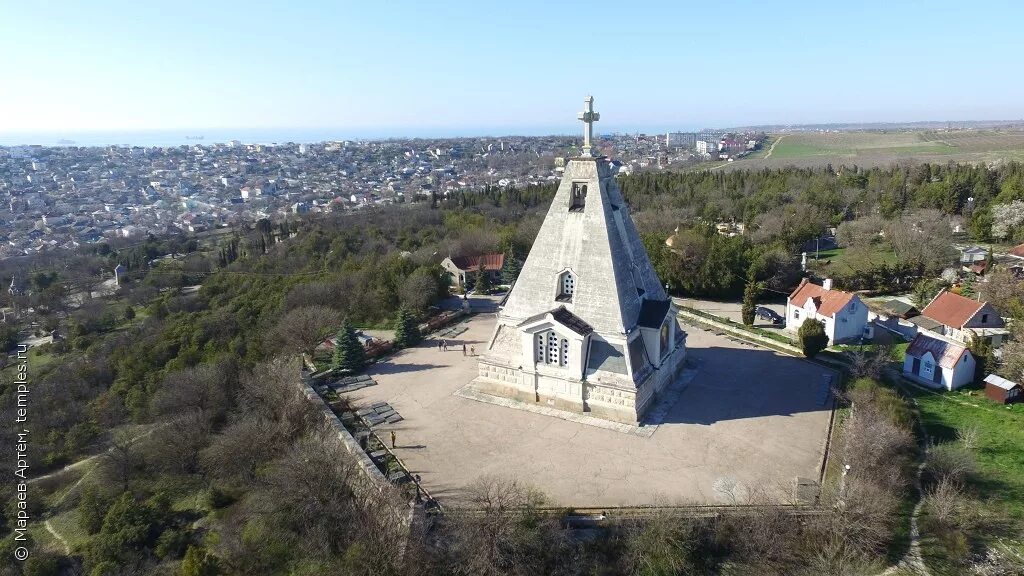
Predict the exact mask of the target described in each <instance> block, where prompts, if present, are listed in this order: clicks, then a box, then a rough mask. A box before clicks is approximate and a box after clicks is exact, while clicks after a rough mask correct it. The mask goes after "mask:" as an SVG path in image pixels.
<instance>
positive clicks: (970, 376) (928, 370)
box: [903, 352, 976, 390]
mask: <svg viewBox="0 0 1024 576" xmlns="http://www.w3.org/2000/svg"><path fill="white" fill-rule="evenodd" d="M920 361H921V363H920V368H919V373H918V374H914V373H913V370H914V357H913V356H910V355H909V354H908V355H907V356H906V357H905V358H904V359H903V374H904V375H905V376H907V377H908V378H910V379H911V380H915V381H917V382H921V383H922V384H925V385H927V386H930V387H933V388H934V387H936V386H937V385H938V386H941V387H942V388H945V389H946V390H956V389H958V388H962V387H964V386H966V385H967V384H970V383H971V381H973V380H974V370H975V366H976V362H975V360H974V357H973V356H971V354H970V353H964V355H963V356H961V357H960V360H959V361H958V362H957V363H956V365H955V366H953V367H952V368H943V367H942V366H940V365H939V363H938V362H936V361H935V358H934V357H933V356H932V353H931V352H925V353H924V355H923V356H922V357H921V358H920ZM934 370H938V371H939V372H940V373H941V377H940V379H939V382H938V383H936V382H935V381H934V380H932V378H933V374H934V372H933V371H934Z"/></svg>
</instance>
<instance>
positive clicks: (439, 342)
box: [437, 340, 444, 352]
mask: <svg viewBox="0 0 1024 576" xmlns="http://www.w3.org/2000/svg"><path fill="white" fill-rule="evenodd" d="M443 343H444V340H438V341H437V351H438V352H440V351H441V345H442V344H443Z"/></svg>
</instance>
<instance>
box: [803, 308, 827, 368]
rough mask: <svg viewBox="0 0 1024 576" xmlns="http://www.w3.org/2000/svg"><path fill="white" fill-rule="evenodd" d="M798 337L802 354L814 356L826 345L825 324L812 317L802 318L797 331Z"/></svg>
mask: <svg viewBox="0 0 1024 576" xmlns="http://www.w3.org/2000/svg"><path fill="white" fill-rule="evenodd" d="M797 336H798V337H799V338H800V347H801V348H803V351H804V356H806V357H808V358H814V357H815V356H817V355H818V352H821V351H822V350H824V349H825V347H826V346H828V335H827V334H825V325H824V324H822V323H821V322H820V321H818V320H815V319H814V318H808V319H807V320H804V323H803V324H801V325H800V330H798V331H797Z"/></svg>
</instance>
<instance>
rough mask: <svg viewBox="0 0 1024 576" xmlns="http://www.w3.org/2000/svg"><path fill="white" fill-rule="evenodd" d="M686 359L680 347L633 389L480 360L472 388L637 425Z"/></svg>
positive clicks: (493, 394) (627, 386) (676, 375)
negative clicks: (576, 379)
mask: <svg viewBox="0 0 1024 576" xmlns="http://www.w3.org/2000/svg"><path fill="white" fill-rule="evenodd" d="M685 359H686V348H685V347H684V346H680V347H679V348H677V349H676V350H674V351H673V352H672V354H670V355H669V356H668V357H667V358H666V359H665V361H664V362H663V363H662V367H661V369H659V370H654V371H653V372H652V373H651V374H650V376H648V377H647V378H646V379H645V380H644V381H643V382H642V383H641V384H640V386H637V387H636V388H633V387H631V386H629V385H628V384H627V385H622V384H621V383H616V385H612V384H610V383H608V382H602V381H601V380H600V379H596V380H595V381H574V380H565V379H561V378H555V377H552V376H550V375H546V374H542V373H533V372H527V371H523V370H520V369H519V368H513V367H510V366H505V365H501V364H496V363H490V362H487V361H486V360H485V359H481V361H480V364H479V376H478V377H477V378H476V379H475V380H473V387H474V388H476V389H477V390H479V391H480V392H483V393H485V394H490V395H492V396H499V397H502V398H509V399H513V400H518V401H520V402H525V403H529V404H541V405H544V406H549V407H551V408H556V409H558V410H565V411H567V412H577V413H580V414H587V415H589V416H594V417H596V418H603V419H605V420H610V421H612V422H619V423H622V424H631V425H639V424H640V423H641V422H642V421H643V416H644V413H645V412H646V411H647V410H648V409H649V408H650V407H651V406H653V405H654V404H655V403H656V401H657V399H658V396H659V394H660V393H661V392H662V391H663V390H664V389H665V388H667V387H668V385H669V384H671V383H672V382H673V380H675V379H676V378H677V377H679V373H680V372H681V371H682V369H683V366H684V364H685Z"/></svg>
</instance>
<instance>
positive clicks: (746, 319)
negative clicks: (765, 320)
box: [740, 277, 764, 326]
mask: <svg viewBox="0 0 1024 576" xmlns="http://www.w3.org/2000/svg"><path fill="white" fill-rule="evenodd" d="M762 289H764V284H763V283H762V282H757V281H755V280H754V278H753V277H750V278H747V285H746V286H745V287H744V288H743V306H742V308H740V315H741V316H742V318H743V323H744V324H746V325H747V326H753V325H754V313H755V311H756V310H757V299H758V298H759V297H760V296H761V290H762Z"/></svg>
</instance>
